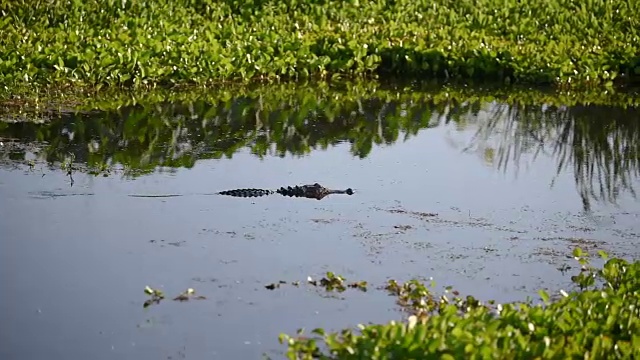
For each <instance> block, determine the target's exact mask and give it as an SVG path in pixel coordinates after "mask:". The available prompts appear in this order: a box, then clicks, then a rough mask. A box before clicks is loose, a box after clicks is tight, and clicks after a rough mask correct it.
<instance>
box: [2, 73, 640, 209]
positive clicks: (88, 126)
mask: <svg viewBox="0 0 640 360" xmlns="http://www.w3.org/2000/svg"><path fill="white" fill-rule="evenodd" d="M589 94H590V93H580V94H579V95H578V94H575V93H564V94H559V95H558V94H557V93H543V92H540V91H532V90H517V89H513V88H512V89H508V90H506V89H502V88H499V89H484V90H477V89H475V90H474V89H472V88H469V87H444V88H442V87H439V86H433V87H423V88H418V87H402V86H399V85H392V84H386V85H381V84H377V83H375V82H369V81H367V82H364V83H345V84H341V85H339V84H333V85H332V86H329V85H327V84H326V83H314V84H311V85H310V86H300V85H299V84H297V85H294V84H279V85H278V84H274V85H271V86H261V87H256V88H255V89H251V88H248V87H229V88H218V89H215V90H210V91H207V92H202V91H191V92H184V91H169V90H159V91H151V92H134V93H125V92H119V93H105V94H102V95H98V96H95V97H87V98H83V100H82V103H81V104H79V105H77V106H76V107H75V109H76V111H70V110H69V109H68V108H66V112H58V111H57V110H52V108H54V105H52V104H51V103H49V100H46V99H44V98H43V99H42V100H41V102H40V108H39V110H38V109H36V108H35V105H36V104H30V105H28V106H23V104H21V105H20V106H17V107H8V108H5V110H6V111H7V112H5V113H4V114H2V113H0V118H2V117H4V118H5V120H13V121H17V120H18V119H21V118H22V120H25V121H21V122H9V121H6V122H2V121H0V141H4V143H5V145H4V146H3V147H1V148H0V162H2V161H4V162H6V161H11V162H25V159H27V158H28V153H30V152H34V151H35V152H37V155H36V158H37V159H39V161H46V162H47V163H49V164H56V163H65V162H68V161H70V160H71V157H70V154H72V155H73V159H74V161H75V163H76V164H77V165H78V167H79V168H83V167H84V168H87V169H88V170H90V171H94V170H95V169H98V170H103V169H106V168H110V167H112V166H115V167H118V168H120V167H124V172H125V174H127V175H130V176H136V175H138V174H143V173H148V172H151V171H154V170H155V169H156V168H158V167H192V166H194V165H195V163H196V161H197V160H199V159H220V158H231V157H233V155H234V154H235V153H236V152H238V151H242V150H245V149H248V150H249V151H251V153H253V154H255V155H256V156H260V157H262V156H266V155H275V156H281V157H284V156H304V155H305V154H308V153H309V152H311V151H312V150H314V149H325V148H328V147H331V146H335V145H337V144H338V143H341V142H347V143H349V144H350V147H351V152H352V154H353V155H354V156H358V157H361V158H364V157H366V156H368V155H369V154H370V153H371V151H375V150H376V147H378V146H383V145H385V144H392V143H395V142H397V141H404V140H406V139H408V138H410V137H412V136H415V135H416V134H418V132H420V131H429V130H428V129H429V128H431V127H436V126H442V125H444V124H455V125H456V127H457V128H459V129H464V128H471V129H476V131H477V136H476V137H475V138H474V139H473V140H472V142H471V143H469V144H465V147H466V148H467V151H475V152H477V153H478V154H480V155H481V156H480V157H481V158H482V159H484V160H486V158H487V156H486V155H487V154H489V155H490V158H491V159H490V160H491V161H492V162H494V166H497V167H499V168H502V169H505V170H506V169H507V167H508V166H517V165H518V163H520V162H521V161H522V160H521V156H522V155H523V154H525V155H526V154H539V153H544V154H546V155H547V156H551V157H553V158H555V159H556V161H557V163H558V168H557V171H558V173H560V172H563V171H572V172H573V173H574V175H575V181H576V187H577V189H578V191H579V192H580V194H581V196H582V199H583V202H584V207H585V208H586V209H588V208H589V206H590V202H591V201H592V200H594V199H595V200H603V201H615V200H616V198H617V196H618V195H619V194H620V193H621V192H623V191H633V190H634V189H633V187H632V184H633V181H631V180H632V179H634V178H636V177H638V176H640V106H638V105H639V104H640V97H639V96H637V95H634V94H626V93H609V94H603V93H600V92H596V93H592V95H589ZM25 109H27V110H25ZM29 109H31V110H29ZM17 110H20V111H22V113H18V112H17ZM34 118H35V119H38V121H34ZM309 123H312V124H313V125H314V126H312V127H310V126H308V124H309ZM70 134H73V137H71V136H70ZM11 139H14V140H11ZM460 150H462V149H460ZM3 159H4V160H3ZM80 165H81V166H80ZM97 172H98V173H100V171H97ZM549 181H551V179H549Z"/></svg>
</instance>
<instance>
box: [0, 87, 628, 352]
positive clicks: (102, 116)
mask: <svg viewBox="0 0 640 360" xmlns="http://www.w3.org/2000/svg"><path fill="white" fill-rule="evenodd" d="M265 93H268V91H265ZM639 114H640V112H639V111H638V110H637V109H635V110H633V109H632V110H625V109H621V108H607V107H598V106H583V107H568V108H564V107H563V108H555V107H544V106H527V107H508V106H506V105H504V104H501V103H500V102H484V101H473V102H468V103H456V102H454V101H447V100H446V99H445V100H433V98H429V97H428V96H425V97H424V98H421V97H420V96H417V95H415V94H399V95H397V96H396V97H393V98H390V97H387V98H384V97H381V96H377V95H376V94H366V93H365V94H363V95H362V96H355V95H353V94H351V95H350V96H347V95H344V94H343V93H341V92H339V91H338V92H336V93H335V94H333V93H328V94H327V93H323V92H321V91H319V90H317V91H314V90H313V89H307V90H304V89H303V90H299V91H292V92H291V93H287V95H286V96H285V95H282V96H281V97H278V96H276V95H273V96H271V97H269V96H268V95H265V96H251V95H246V94H245V95H243V96H237V97H231V98H225V100H224V101H219V102H216V101H214V100H211V99H208V100H196V101H192V102H186V101H183V102H171V103H164V104H162V105H153V106H143V105H131V106H124V107H121V108H120V109H119V110H113V111H92V112H81V113H77V114H74V113H65V114H55V113H54V114H49V115H48V116H50V119H49V120H48V121H45V122H43V123H23V122H18V123H8V122H6V123H0V141H2V145H1V146H0V163H1V164H2V166H1V168H0V203H1V204H2V205H1V206H0V270H1V271H0V279H1V281H2V288H3V297H2V299H3V301H2V302H3V306H2V307H1V308H0V309H1V310H0V335H1V337H0V357H1V358H2V359H44V358H47V359H87V358H90V359H182V358H185V359H204V358H211V359H229V358H242V359H252V358H256V359H257V358H261V357H262V356H263V354H267V355H269V356H271V357H273V358H281V357H282V351H283V350H285V348H284V347H283V346H281V345H279V344H278V342H277V337H278V334H280V333H288V334H293V333H295V331H296V330H297V329H298V328H303V327H304V328H306V329H308V330H311V329H313V328H316V327H325V328H327V329H331V330H337V329H341V328H343V327H349V326H355V325H357V324H358V323H367V322H385V321H389V320H392V319H400V318H401V317H402V315H401V314H400V313H399V312H398V311H397V308H396V307H395V306H394V299H393V298H391V297H389V296H387V295H386V294H385V293H384V292H383V291H381V290H378V289H376V287H378V286H380V285H384V283H385V281H387V280H388V279H390V278H394V279H397V280H399V281H405V280H409V279H411V278H416V277H417V278H421V279H428V278H429V277H433V279H434V280H435V281H436V282H437V283H438V285H441V286H445V285H453V286H454V287H455V288H456V289H458V290H459V291H461V292H462V293H463V294H474V295H476V296H477V297H479V298H482V299H485V300H488V299H496V300H498V301H513V300H525V299H526V297H527V296H532V297H535V296H536V292H537V290H538V289H540V288H547V289H549V290H551V291H553V292H556V293H557V291H558V290H559V289H568V288H571V285H570V280H569V277H570V275H572V274H574V273H575V272H576V271H577V270H578V269H577V267H576V266H575V262H574V261H573V260H572V259H571V258H570V254H571V251H572V250H573V248H574V247H575V246H580V247H582V248H583V249H585V250H589V251H593V250H596V249H597V250H600V249H601V250H605V251H608V252H610V253H611V254H613V255H617V256H623V257H625V258H629V259H637V258H638V255H639V254H640V250H639V247H638V236H639V235H638V234H640V221H638V216H640V202H638V201H637V200H636V199H635V197H634V191H633V190H634V189H635V188H637V186H638V185H639V183H640V181H639V180H638V175H640V173H639V167H638V163H639V161H640V159H639V151H638V150H639V147H640V145H639V144H640V142H639V141H638V140H639V137H640V115H639ZM65 161H69V162H70V163H73V164H74V166H75V168H76V170H74V171H72V174H71V176H68V174H67V172H66V171H65V170H64V169H62V168H61V166H60V165H61V164H60V163H61V162H65ZM107 169H108V172H106V170H107ZM315 182H318V183H320V184H322V185H324V186H327V187H330V188H336V189H344V188H348V187H351V188H354V189H355V191H356V193H355V194H354V195H353V196H348V195H331V196H328V197H326V198H324V199H322V200H320V201H318V200H314V199H303V198H289V197H282V196H280V195H277V194H276V195H270V196H265V197H261V198H252V199H247V198H234V197H226V196H220V195H211V194H212V193H214V192H217V191H221V190H228V189H236V188H263V189H275V188H279V187H281V186H289V185H291V186H293V185H297V184H308V183H315ZM169 194H172V195H181V196H176V197H134V196H131V195H169ZM568 267H570V268H568ZM566 270H568V272H566ZM326 271H333V272H336V273H338V274H341V275H343V276H345V277H346V278H347V280H354V281H355V280H366V281H368V282H369V284H370V287H369V291H368V292H366V293H363V292H359V291H356V290H353V289H350V290H348V291H346V292H344V293H341V294H335V293H327V292H326V291H324V290H323V289H321V288H314V287H312V286H308V285H306V284H305V281H306V278H307V277H308V276H311V277H313V278H320V277H322V276H323V275H324V273H325V272H326ZM279 280H285V281H288V282H289V281H296V280H297V281H301V283H302V284H301V286H299V287H294V286H291V285H289V284H286V285H283V286H282V287H280V288H278V289H275V290H273V291H270V290H267V289H265V285H267V284H269V283H273V282H278V281H279ZM147 285H149V286H151V287H154V288H160V289H162V290H164V291H165V293H166V294H167V299H165V300H164V301H162V302H161V303H160V304H156V305H153V306H150V307H148V308H146V309H144V308H143V306H142V305H143V303H144V301H145V300H146V299H147V296H146V295H145V294H144V291H143V290H144V288H145V286H147ZM188 287H192V288H194V289H195V290H196V292H197V293H198V294H200V295H204V296H206V297H207V299H206V300H193V301H189V302H182V303H181V302H176V301H172V300H171V299H172V298H173V297H175V296H177V295H178V294H179V293H180V292H182V291H183V290H185V289H186V288H188Z"/></svg>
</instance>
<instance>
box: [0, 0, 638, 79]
mask: <svg viewBox="0 0 640 360" xmlns="http://www.w3.org/2000/svg"><path fill="white" fill-rule="evenodd" d="M0 13H1V14H2V16H1V17H0V33H2V37H0V59H1V60H0V85H3V86H2V87H3V88H5V90H6V89H8V88H9V89H10V88H14V87H18V86H25V84H26V85H29V86H33V85H37V84H42V85H56V86H63V85H65V86H66V85H71V84H73V85H76V86H77V85H84V86H92V87H93V86H97V87H101V86H105V85H110V86H137V85H147V86H151V85H166V84H184V83H196V84H204V83H212V82H220V81H229V80H234V81H246V80H251V79H271V80H276V79H290V78H298V79H299V78H309V77H320V78H329V77H334V78H335V77H337V76H349V77H363V76H365V77H366V76H377V75H380V74H393V75H401V76H409V77H413V78H416V77H417V78H421V79H423V78H433V77H438V78H449V79H451V78H461V79H495V80H501V81H509V82H513V81H516V82H521V83H530V84H540V83H547V84H562V85H575V84H582V85H609V86H611V85H613V84H614V82H615V81H617V80H620V79H623V80H622V81H629V80H634V79H636V80H637V78H638V75H640V36H639V34H640V1H638V0H630V1H605V0H588V1H583V0H541V1H535V2H521V1H516V0H511V1H506V2H505V1H498V0H460V1H450V0H418V1H414V0H396V1H358V0H351V1H336V0H322V1H297V0H285V1H268V0H261V1H258V0H255V1H242V2H240V1H236V0H223V1H219V0H177V1H168V0H158V1H141V0H93V1H85V2H83V1H76V0H67V1H57V2H53V3H51V4H50V3H44V2H35V3H34V2H31V1H25V0H18V1H10V2H3V3H2V4H1V5H0ZM624 79H626V80H624Z"/></svg>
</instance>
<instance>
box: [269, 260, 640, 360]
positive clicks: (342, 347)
mask: <svg viewBox="0 0 640 360" xmlns="http://www.w3.org/2000/svg"><path fill="white" fill-rule="evenodd" d="M574 255H577V258H578V259H579V260H580V261H581V262H582V263H583V264H585V265H583V266H584V270H583V271H582V272H581V273H580V274H579V275H576V276H574V277H573V278H572V280H573V281H574V282H575V283H576V284H577V285H578V286H579V287H580V289H581V290H578V291H572V292H570V293H567V292H564V291H561V292H560V296H558V298H556V299H551V297H550V295H549V294H547V293H546V292H545V291H540V297H541V298H542V301H543V303H540V304H533V303H532V302H527V303H514V304H491V303H482V302H480V301H478V300H477V299H474V298H473V297H472V296H467V297H466V298H462V297H461V296H458V294H457V293H456V292H455V291H453V292H448V293H446V294H443V295H441V296H437V295H436V294H434V293H432V292H431V290H430V289H429V288H428V287H427V286H425V285H424V284H422V283H420V282H418V281H409V282H407V283H405V284H398V283H396V282H395V281H390V282H389V284H388V285H387V286H386V289H387V290H388V291H389V292H390V293H391V294H392V295H394V296H396V297H397V298H398V304H399V305H400V306H402V307H403V308H404V309H405V310H407V311H408V312H409V313H410V316H409V317H408V321H402V322H392V323H390V324H381V325H366V326H360V327H359V331H353V330H351V329H345V330H343V331H341V332H340V333H329V332H325V331H324V330H323V329H315V330H314V331H313V332H314V334H315V335H314V336H313V337H301V336H296V337H290V336H288V335H284V334H283V335H282V336H281V337H280V340H281V342H283V343H285V344H287V346H288V353H287V355H288V358H289V359H292V360H293V359H312V358H321V359H378V360H380V359H534V358H535V359H578V358H580V359H605V358H607V359H609V358H613V359H633V358H638V357H639V356H640V336H639V335H638V334H640V262H638V261H636V262H632V263H629V262H627V261H625V260H622V259H610V260H608V261H607V262H606V263H605V265H604V266H603V267H602V268H592V267H591V266H589V265H588V262H587V261H586V259H585V258H584V257H582V256H581V251H580V249H576V250H574ZM602 255H603V256H604V257H606V254H604V253H603V254H602Z"/></svg>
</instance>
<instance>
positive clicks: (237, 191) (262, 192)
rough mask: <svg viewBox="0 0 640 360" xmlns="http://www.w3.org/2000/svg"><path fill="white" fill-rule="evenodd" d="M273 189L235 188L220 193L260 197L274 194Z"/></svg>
mask: <svg viewBox="0 0 640 360" xmlns="http://www.w3.org/2000/svg"><path fill="white" fill-rule="evenodd" d="M273 193H274V191H273V190H264V189H234V190H225V191H221V192H219V193H218V194H219V195H228V196H235V197H259V196H266V195H271V194H273Z"/></svg>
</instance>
